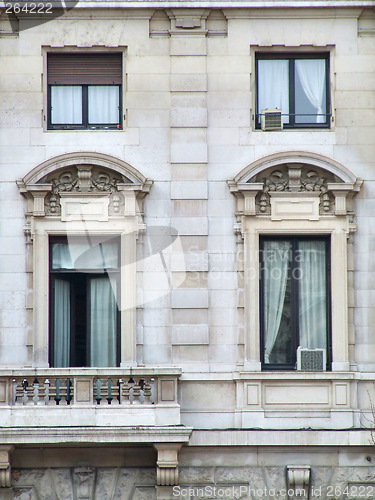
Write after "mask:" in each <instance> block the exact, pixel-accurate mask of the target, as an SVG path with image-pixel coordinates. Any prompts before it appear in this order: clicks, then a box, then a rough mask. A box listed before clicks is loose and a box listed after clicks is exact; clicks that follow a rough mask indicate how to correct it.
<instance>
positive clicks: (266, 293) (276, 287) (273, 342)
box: [262, 241, 293, 364]
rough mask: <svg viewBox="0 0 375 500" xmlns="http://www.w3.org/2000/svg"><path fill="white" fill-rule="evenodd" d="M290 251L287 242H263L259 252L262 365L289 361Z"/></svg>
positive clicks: (290, 355) (290, 357)
mask: <svg viewBox="0 0 375 500" xmlns="http://www.w3.org/2000/svg"><path fill="white" fill-rule="evenodd" d="M290 250H291V244H290V242H288V241H265V242H264V246H263V252H262V280H263V330H264V362H265V364H290V363H291V362H292V359H293V352H292V328H291V283H290V279H288V278H289V274H290Z"/></svg>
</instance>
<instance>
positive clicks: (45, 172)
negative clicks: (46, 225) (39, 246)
mask: <svg viewBox="0 0 375 500" xmlns="http://www.w3.org/2000/svg"><path fill="white" fill-rule="evenodd" d="M17 185H18V188H19V190H20V192H21V193H22V194H23V195H24V196H25V197H26V198H27V199H28V200H29V210H30V212H32V214H33V215H34V216H44V215H49V216H59V215H61V214H62V206H63V205H64V203H65V201H64V198H66V197H67V196H69V197H70V198H76V199H77V202H78V201H80V203H81V204H84V203H87V202H86V201H85V200H84V198H89V197H90V198H91V200H92V201H94V200H95V199H96V198H98V197H106V198H109V200H108V201H107V202H106V201H103V203H104V204H107V205H108V207H109V211H108V210H107V209H106V211H108V213H109V215H116V216H118V215H122V214H124V211H128V209H127V208H126V199H129V198H136V199H137V200H138V201H140V200H142V199H143V197H144V196H145V195H146V194H147V193H148V192H149V191H150V188H151V185H152V181H150V180H148V179H146V177H145V176H144V175H142V174H141V173H140V172H139V171H138V170H136V169H135V168H134V167H132V166H131V165H129V164H128V163H126V162H124V161H122V160H120V159H119V158H115V157H113V156H109V155H105V154H100V153H91V152H79V153H68V154H64V155H61V156H57V157H55V158H51V159H49V160H47V161H45V162H43V163H41V164H40V165H38V166H37V167H35V168H34V169H33V170H31V171H30V172H29V173H28V174H27V175H26V176H25V177H24V178H23V179H20V180H19V181H17ZM65 204H66V203H65ZM103 206H104V205H103Z"/></svg>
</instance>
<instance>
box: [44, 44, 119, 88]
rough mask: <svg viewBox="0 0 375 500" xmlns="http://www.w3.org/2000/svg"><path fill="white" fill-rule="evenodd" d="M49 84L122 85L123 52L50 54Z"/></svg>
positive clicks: (48, 67)
mask: <svg viewBox="0 0 375 500" xmlns="http://www.w3.org/2000/svg"><path fill="white" fill-rule="evenodd" d="M47 74H48V84H49V85H121V83H122V54H121V53H119V52H116V53H113V52H112V53H107V54H104V53H100V54H98V53H96V54H93V53H91V54H72V53H70V54H68V53H63V54H62V53H60V54H57V53H52V54H48V59H47Z"/></svg>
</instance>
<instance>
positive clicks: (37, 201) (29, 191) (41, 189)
mask: <svg viewBox="0 0 375 500" xmlns="http://www.w3.org/2000/svg"><path fill="white" fill-rule="evenodd" d="M17 186H18V189H19V190H20V193H21V194H23V195H24V196H25V198H27V199H29V200H33V204H32V206H31V207H30V210H31V211H32V215H34V216H35V217H44V216H45V215H46V212H45V207H44V199H45V197H46V196H47V194H48V193H49V192H51V191H52V185H51V184H30V185H28V186H26V185H25V184H24V182H23V181H17Z"/></svg>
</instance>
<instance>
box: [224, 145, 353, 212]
mask: <svg viewBox="0 0 375 500" xmlns="http://www.w3.org/2000/svg"><path fill="white" fill-rule="evenodd" d="M228 185H229V188H230V191H231V192H232V193H233V194H234V195H235V196H236V197H237V199H238V204H237V205H238V206H237V212H238V213H242V214H244V215H269V214H271V212H273V210H272V204H274V205H276V204H277V203H278V202H277V201H276V197H278V198H280V197H281V196H282V197H283V198H284V199H285V200H286V199H287V198H288V199H290V200H292V199H295V202H296V201H297V198H298V199H299V200H300V202H301V207H302V205H303V204H305V203H306V199H307V197H310V198H311V200H309V203H310V202H311V206H314V207H315V208H314V213H315V215H314V217H315V218H316V217H318V213H319V214H320V215H332V214H334V215H347V214H349V212H352V207H351V205H350V200H351V199H352V198H353V196H354V195H355V194H356V193H357V192H358V191H359V190H360V187H361V185H362V180H361V179H358V178H356V177H355V175H353V173H352V172H350V171H349V170H348V169H347V168H345V167H344V166H343V165H341V164H340V163H338V162H336V161H334V160H331V159H329V158H326V157H324V156H322V155H318V154H316V153H305V152H300V151H291V152H283V153H276V154H273V155H269V156H266V157H264V158H261V159H259V160H257V161H255V162H254V163H252V164H250V165H248V166H247V167H246V168H244V169H243V170H242V171H241V172H239V173H238V174H237V175H236V177H235V178H234V179H233V180H229V181H228ZM313 198H315V200H316V201H313V200H312V199H313ZM272 199H273V200H272ZM348 201H349V203H347V202H348ZM295 202H293V203H295ZM283 203H285V201H284V202H283Z"/></svg>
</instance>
